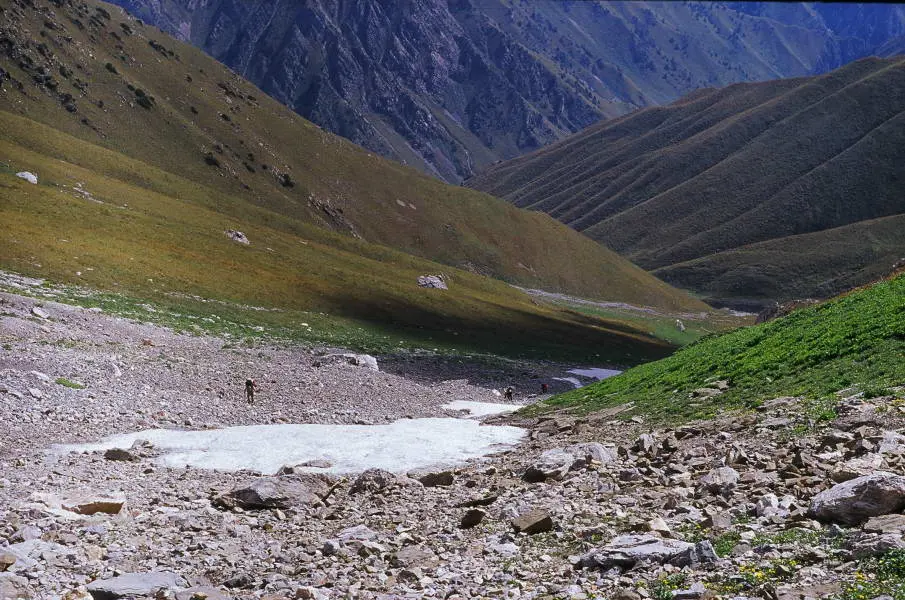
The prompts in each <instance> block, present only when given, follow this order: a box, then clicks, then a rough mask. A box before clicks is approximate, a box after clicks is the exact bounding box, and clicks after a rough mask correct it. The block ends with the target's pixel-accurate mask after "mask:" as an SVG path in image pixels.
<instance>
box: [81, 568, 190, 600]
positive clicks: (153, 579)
mask: <svg viewBox="0 0 905 600" xmlns="http://www.w3.org/2000/svg"><path fill="white" fill-rule="evenodd" d="M181 583H182V579H181V578H180V577H179V575H177V574H176V573H171V572H169V571H152V572H149V573H126V574H124V575H120V576H119V577H113V578H111V579H103V580H99V581H93V582H91V583H89V584H88V593H89V594H91V597H92V598H94V600H117V599H118V598H131V597H133V596H154V595H155V594H157V593H158V592H161V591H163V590H170V589H175V588H178V587H180V585H181Z"/></svg>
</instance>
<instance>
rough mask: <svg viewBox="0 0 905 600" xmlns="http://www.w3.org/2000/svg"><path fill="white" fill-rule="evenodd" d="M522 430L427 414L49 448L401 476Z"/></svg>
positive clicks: (156, 433)
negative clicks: (149, 451) (148, 451)
mask: <svg viewBox="0 0 905 600" xmlns="http://www.w3.org/2000/svg"><path fill="white" fill-rule="evenodd" d="M475 404H478V403H475ZM513 408H517V407H513ZM488 414H489V413H488ZM524 434H525V430H523V429H521V428H518V427H509V426H485V425H481V424H480V423H478V422H477V421H474V420H467V419H453V418H427V419H402V420H399V421H395V422H393V423H389V424H386V425H322V424H305V425H287V424H280V425H249V426H241V427H227V428H224V429H211V430H202V431H178V430H170V429H150V430H147V431H139V432H136V433H128V434H122V435H114V436H110V437H107V438H104V439H103V440H101V441H100V442H98V443H95V444H70V445H60V446H55V447H54V448H53V450H52V451H53V453H55V454H66V453H70V452H94V451H98V450H109V449H111V448H122V449H129V448H131V447H132V445H133V444H135V443H137V442H141V441H146V442H150V443H151V444H153V446H154V447H155V448H156V449H157V450H159V451H162V452H163V454H161V455H160V456H159V457H158V459H157V461H158V462H159V463H160V464H161V465H164V466H168V467H187V466H188V467H197V468H201V469H214V470H218V471H239V470H250V471H256V472H259V473H263V474H267V475H270V474H274V473H276V472H277V471H279V470H280V468H281V467H283V466H290V465H298V464H300V463H305V462H309V461H324V463H325V464H326V463H329V465H330V466H325V467H308V469H309V470H312V471H317V472H323V473H360V472H361V471H364V470H366V469H370V468H380V469H384V470H386V471H392V472H394V473H405V472H407V471H410V470H414V469H419V468H423V467H436V466H453V465H459V464H462V463H464V462H466V461H468V460H469V459H475V458H481V457H484V456H487V455H488V454H491V453H494V452H499V451H501V450H505V449H507V448H509V447H511V446H512V445H514V444H516V443H517V442H519V441H520V440H521V439H522V437H523V436H524Z"/></svg>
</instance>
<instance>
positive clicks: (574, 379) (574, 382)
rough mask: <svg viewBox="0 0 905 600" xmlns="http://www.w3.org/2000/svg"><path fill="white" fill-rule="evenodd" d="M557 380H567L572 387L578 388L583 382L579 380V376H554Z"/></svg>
mask: <svg viewBox="0 0 905 600" xmlns="http://www.w3.org/2000/svg"><path fill="white" fill-rule="evenodd" d="M553 379H555V380H556V381H565V382H568V383H571V384H572V387H574V388H575V389H578V388H580V387H581V386H582V383H581V382H580V381H578V378H577V377H554V378H553Z"/></svg>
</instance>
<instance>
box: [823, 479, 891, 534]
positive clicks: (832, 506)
mask: <svg viewBox="0 0 905 600" xmlns="http://www.w3.org/2000/svg"><path fill="white" fill-rule="evenodd" d="M903 508H905V477H903V476H901V475H896V474H895V473H890V472H888V471H877V472H876V473H872V474H871V475H864V476H862V477H858V478H856V479H852V480H850V481H846V482H844V483H839V484H837V485H834V486H833V487H831V488H830V489H828V490H824V491H822V492H820V493H819V494H817V495H816V496H814V498H813V499H812V500H811V506H810V509H809V511H808V514H809V515H810V516H811V517H813V518H815V519H819V520H821V521H834V522H838V523H844V524H846V525H860V524H861V523H864V522H865V521H867V520H868V519H870V518H871V517H876V516H879V515H886V514H889V513H895V512H899V511H901V510H902V509H903Z"/></svg>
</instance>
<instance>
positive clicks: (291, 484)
mask: <svg viewBox="0 0 905 600" xmlns="http://www.w3.org/2000/svg"><path fill="white" fill-rule="evenodd" d="M308 483H310V482H308ZM317 492H321V493H324V492H326V485H325V484H324V485H322V486H318V489H312V486H310V485H308V484H306V483H303V482H301V481H297V480H293V479H289V478H282V477H279V478H278V477H259V478H258V479H253V480H251V481H247V482H245V483H242V484H239V485H237V486H236V487H234V488H233V489H232V490H230V491H229V492H227V493H225V494H223V495H221V496H219V497H218V498H216V499H215V500H214V504H215V505H217V506H220V507H223V508H241V509H243V510H260V509H266V508H281V509H286V508H291V507H293V506H317V505H319V504H321V503H322V500H321V496H320V495H318V493H317Z"/></svg>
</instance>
